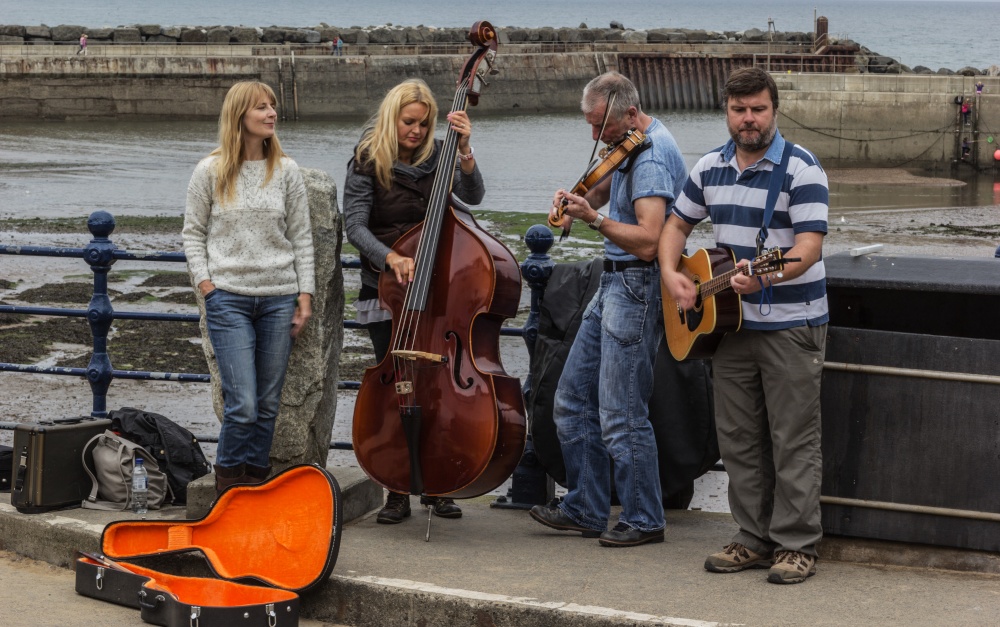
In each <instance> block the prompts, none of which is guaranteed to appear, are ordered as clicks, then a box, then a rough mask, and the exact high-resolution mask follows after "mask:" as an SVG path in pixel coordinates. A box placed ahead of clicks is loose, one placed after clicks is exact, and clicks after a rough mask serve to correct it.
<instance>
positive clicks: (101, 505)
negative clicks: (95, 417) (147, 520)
mask: <svg viewBox="0 0 1000 627" xmlns="http://www.w3.org/2000/svg"><path fill="white" fill-rule="evenodd" d="M100 438H106V439H108V440H112V441H113V442H115V443H116V444H117V445H118V450H117V458H118V459H121V454H122V450H123V449H125V448H126V447H125V444H124V443H123V442H122V441H121V440H119V439H113V438H109V437H107V434H106V433H98V434H97V435H95V436H94V437H92V438H90V440H88V441H87V443H86V444H84V445H83V453H82V456H83V469H84V470H86V471H87V475H89V476H90V481H91V485H92V487H91V488H90V495H89V496H88V497H87V498H86V499H84V501H83V502H82V503H80V507H82V508H84V509H101V510H105V511H112V512H122V511H125V508H127V507H128V506H129V503H131V501H132V482H131V481H126V480H125V471H123V470H122V466H121V464H115V466H116V467H117V468H118V473H119V475H120V476H121V480H122V484H123V485H124V486H125V493H126V495H127V496H126V497H125V502H124V503H123V504H122V506H121V507H119V506H118V504H117V503H112V502H111V501H102V500H98V498H97V490H98V487H99V486H98V485H97V477H96V476H95V475H94V473H93V472H92V471H91V470H90V466H88V465H87V452H88V451H89V450H90V449H91V448H93V447H95V446H97V441H98V440H99V439H100Z"/></svg>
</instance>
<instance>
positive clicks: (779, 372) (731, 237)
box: [660, 68, 830, 583]
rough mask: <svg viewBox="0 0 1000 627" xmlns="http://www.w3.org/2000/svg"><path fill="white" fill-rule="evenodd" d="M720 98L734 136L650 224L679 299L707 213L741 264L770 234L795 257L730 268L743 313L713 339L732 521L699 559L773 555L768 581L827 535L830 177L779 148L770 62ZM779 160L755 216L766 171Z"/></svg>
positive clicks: (682, 304)
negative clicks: (658, 229) (751, 270)
mask: <svg viewBox="0 0 1000 627" xmlns="http://www.w3.org/2000/svg"><path fill="white" fill-rule="evenodd" d="M723 99H724V103H725V108H726V122H727V126H728V127H729V134H730V135H731V137H732V139H731V140H730V141H729V142H728V143H726V144H725V145H724V146H722V147H720V148H718V149H716V150H713V151H712V152H710V153H708V154H707V155H705V156H704V157H702V159H701V160H700V161H699V162H698V164H697V165H696V166H695V167H694V169H693V170H692V171H691V176H690V178H689V179H688V181H687V183H686V184H685V186H684V193H683V194H681V196H680V197H679V198H678V199H677V204H676V205H675V206H674V209H673V213H672V214H671V215H670V217H669V218H668V220H667V224H666V226H665V227H664V229H663V234H662V236H661V238H660V262H661V263H662V264H663V267H662V269H661V273H662V275H663V283H664V285H665V286H666V288H667V289H668V290H669V292H670V295H671V296H672V297H673V298H674V299H675V300H676V301H677V305H678V307H679V308H682V309H684V310H688V309H690V308H692V307H693V306H694V303H695V286H694V284H693V282H692V281H691V279H690V278H688V277H687V276H686V275H685V274H682V273H681V272H679V271H678V270H677V265H678V262H679V261H680V257H681V253H682V251H683V249H684V244H685V242H686V240H687V237H688V235H690V233H691V231H692V229H693V228H694V225H695V224H697V223H698V222H700V221H701V220H703V219H705V218H707V217H710V218H711V219H712V227H713V229H714V231H715V239H716V241H717V243H718V245H719V246H725V247H727V248H730V249H732V250H733V252H734V253H735V255H736V258H737V259H742V260H741V261H740V262H739V264H738V265H739V266H743V265H746V263H747V260H748V259H750V258H752V257H754V256H755V254H759V250H758V249H759V248H763V247H772V246H777V247H780V248H781V250H782V251H783V253H784V254H785V256H786V257H787V258H789V261H791V258H798V259H799V261H797V262H796V263H789V265H788V266H786V267H785V269H784V270H783V271H782V272H780V273H777V274H773V275H769V276H767V277H759V276H747V275H744V274H741V273H737V274H736V275H735V276H734V277H733V278H732V279H731V284H732V287H733V289H734V290H735V291H736V293H737V294H740V295H741V297H742V314H743V325H742V329H741V330H740V331H739V332H738V333H729V334H727V335H726V336H725V337H724V338H723V339H722V342H721V343H720V345H719V348H718V349H717V350H716V352H715V356H714V357H713V359H712V369H713V373H714V380H715V412H716V417H715V420H716V429H717V431H718V436H719V449H720V451H721V453H722V461H723V462H724V463H725V466H726V470H727V471H728V473H729V505H730V508H731V510H732V513H733V518H734V519H735V520H736V523H737V524H738V525H739V528H740V529H739V532H737V534H736V536H735V537H734V538H733V540H732V542H731V543H730V544H729V545H727V546H726V547H725V548H724V549H723V550H722V551H721V552H719V553H715V554H713V555H710V556H709V557H708V559H707V560H706V561H705V568H706V570H708V571H710V572H715V573H733V572H738V571H741V570H745V569H748V568H770V571H769V573H768V577H767V580H768V581H770V582H772V583H799V582H802V581H805V579H806V578H807V577H809V576H811V575H813V574H815V572H816V566H815V565H816V543H817V542H818V541H819V540H820V538H821V537H822V535H823V528H822V527H821V525H820V504H819V496H820V482H821V479H822V472H823V464H822V458H821V454H820V378H821V376H822V374H823V358H824V354H825V348H826V325H827V321H828V320H829V317H830V316H829V311H828V309H827V300H826V273H825V270H824V268H823V261H822V246H823V236H824V235H825V234H826V230H827V212H828V203H829V190H828V188H827V178H826V173H824V172H823V168H822V167H820V165H819V161H818V160H817V159H816V157H815V156H814V155H812V154H811V153H810V152H809V151H807V150H805V149H804V148H802V147H801V146H798V145H794V146H792V149H791V152H787V153H786V150H785V145H786V142H785V139H784V138H783V137H782V136H781V134H780V133H778V127H777V116H778V113H777V110H778V88H777V86H776V85H775V82H774V79H772V78H771V76H770V75H769V74H768V73H767V72H765V71H763V70H761V69H759V68H745V69H742V70H737V71H735V72H733V73H732V74H731V75H730V77H729V80H727V81H726V85H725V90H724V92H723ZM783 168H784V169H786V170H787V172H786V173H785V175H784V176H782V177H781V180H780V181H778V182H777V183H776V186H775V192H779V188H778V187H777V185H779V184H780V193H777V195H776V202H774V205H773V215H772V216H771V219H770V224H769V225H766V226H767V229H766V230H765V229H762V228H761V226H760V225H762V224H763V222H764V220H765V215H766V213H767V211H766V207H765V204H766V200H767V196H768V189H769V188H770V187H771V179H772V175H773V173H774V172H775V171H778V172H780V171H781V170H782V169H783ZM758 234H759V235H760V236H761V237H760V238H759V241H760V243H759V244H758Z"/></svg>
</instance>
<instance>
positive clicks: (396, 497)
mask: <svg viewBox="0 0 1000 627" xmlns="http://www.w3.org/2000/svg"><path fill="white" fill-rule="evenodd" d="M409 515H410V495H409V494H398V493H396V492H390V493H389V496H388V497H386V499H385V507H383V508H382V509H380V510H379V512H378V516H376V517H375V522H377V523H381V524H383V525H395V524H398V523H401V522H403V519H404V518H407V517H408V516H409Z"/></svg>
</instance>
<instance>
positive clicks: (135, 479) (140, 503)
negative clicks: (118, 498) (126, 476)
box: [132, 457, 149, 514]
mask: <svg viewBox="0 0 1000 627" xmlns="http://www.w3.org/2000/svg"><path fill="white" fill-rule="evenodd" d="M148 498H149V474H148V473H147V472H146V467H145V466H144V465H143V463H142V458H141V457H136V458H135V469H133V470H132V513H133V514H145V513H146V512H148V511H149V508H148V507H147V503H146V501H147V499H148Z"/></svg>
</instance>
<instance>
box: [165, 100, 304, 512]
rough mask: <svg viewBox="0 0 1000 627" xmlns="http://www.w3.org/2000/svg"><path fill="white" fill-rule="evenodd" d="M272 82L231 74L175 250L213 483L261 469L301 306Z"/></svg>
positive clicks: (292, 173)
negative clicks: (187, 285)
mask: <svg viewBox="0 0 1000 627" xmlns="http://www.w3.org/2000/svg"><path fill="white" fill-rule="evenodd" d="M276 118H277V114H276V112H275V97H274V91H273V90H272V89H271V88H270V87H268V86H267V85H264V84H263V83H258V82H254V81H247V82H241V83H236V84H235V85H233V86H232V88H230V90H229V93H227V94H226V99H225V102H223V104H222V113H221V114H220V115H219V147H218V148H216V149H215V150H214V151H212V153H211V154H210V155H209V156H208V157H206V158H205V159H202V160H201V162H199V163H198V165H197V167H195V170H194V174H193V175H192V176H191V182H190V183H189V184H188V190H187V208H186V211H185V213H184V230H183V237H184V252H185V254H186V255H187V260H188V269H189V271H190V272H191V275H192V276H193V277H194V282H195V284H196V285H197V286H198V289H199V290H200V291H201V293H202V295H203V296H204V297H205V323H206V326H207V327H208V334H209V337H210V339H211V341H212V348H213V349H214V350H215V358H216V361H217V362H218V365H219V376H220V378H221V385H222V398H223V405H224V409H223V420H222V430H221V432H220V433H219V445H218V448H217V452H216V460H215V461H216V463H215V488H216V491H217V492H222V490H224V489H226V488H228V487H229V486H231V485H234V484H238V483H259V482H261V481H263V480H264V479H266V478H267V476H268V474H269V473H270V470H271V466H270V463H269V457H270V451H271V442H272V440H273V438H274V426H275V419H276V418H277V416H278V408H279V403H280V400H281V388H282V385H283V384H284V381H285V368H286V367H287V365H288V356H289V354H290V352H291V348H292V340H293V338H295V337H296V336H297V335H298V334H299V333H300V332H301V331H302V329H303V327H305V325H306V323H307V322H308V321H309V317H310V316H311V315H312V306H311V305H312V294H313V292H314V284H315V278H314V270H313V243H312V229H311V227H310V223H309V206H308V204H307V201H306V189H305V183H304V182H303V180H302V174H301V173H300V172H299V168H298V165H296V163H295V162H294V161H292V160H291V159H289V158H288V157H286V156H285V153H284V152H282V150H281V145H280V144H279V143H278V138H277V136H275V134H274V126H275V121H276Z"/></svg>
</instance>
